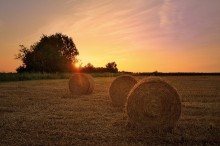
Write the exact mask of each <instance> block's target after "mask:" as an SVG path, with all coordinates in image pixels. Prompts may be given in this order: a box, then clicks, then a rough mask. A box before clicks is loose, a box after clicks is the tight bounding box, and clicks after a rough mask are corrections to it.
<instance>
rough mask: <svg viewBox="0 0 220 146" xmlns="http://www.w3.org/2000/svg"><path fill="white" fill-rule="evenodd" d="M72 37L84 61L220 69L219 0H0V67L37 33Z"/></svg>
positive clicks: (11, 62)
mask: <svg viewBox="0 0 220 146" xmlns="http://www.w3.org/2000/svg"><path fill="white" fill-rule="evenodd" d="M56 32H60V33H63V34H66V35H68V36H70V37H72V38H73V41H74V42H75V44H76V47H77V49H78V50H79V53H80V55H79V56H78V58H79V59H80V60H81V61H82V63H83V65H86V64H87V63H89V62H90V63H92V64H93V65H94V66H95V67H104V66H105V64H107V63H108V62H111V61H115V62H116V63H117V64H118V68H119V70H120V71H122V70H125V71H133V72H152V71H156V70H157V71H161V72H220V0H0V72H15V69H16V68H17V67H18V66H19V65H20V64H21V61H19V60H15V59H14V58H15V54H16V53H18V49H19V45H20V44H23V45H25V46H27V47H29V46H30V45H31V44H33V43H35V42H36V41H39V39H40V36H41V35H42V34H47V35H50V34H54V33H56Z"/></svg>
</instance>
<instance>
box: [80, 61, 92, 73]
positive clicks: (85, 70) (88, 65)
mask: <svg viewBox="0 0 220 146" xmlns="http://www.w3.org/2000/svg"><path fill="white" fill-rule="evenodd" d="M81 71H82V72H88V73H91V72H95V67H94V66H93V65H92V64H91V63H88V64H87V65H85V66H84V67H83V68H82V69H81Z"/></svg>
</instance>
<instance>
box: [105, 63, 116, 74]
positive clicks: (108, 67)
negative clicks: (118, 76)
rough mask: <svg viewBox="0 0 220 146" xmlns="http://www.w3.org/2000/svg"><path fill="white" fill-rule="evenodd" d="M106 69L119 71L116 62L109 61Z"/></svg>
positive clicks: (114, 71)
mask: <svg viewBox="0 0 220 146" xmlns="http://www.w3.org/2000/svg"><path fill="white" fill-rule="evenodd" d="M106 69H107V71H108V72H113V73H117V72H118V68H117V64H116V63H115V62H109V63H107V64H106Z"/></svg>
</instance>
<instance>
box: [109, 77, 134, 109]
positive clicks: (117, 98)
mask: <svg viewBox="0 0 220 146" xmlns="http://www.w3.org/2000/svg"><path fill="white" fill-rule="evenodd" d="M136 83H137V80H136V79H135V78H134V77H132V76H129V75H123V76H119V77H117V78H116V79H115V80H114V81H113V82H112V84H111V86H110V88H109V95H110V98H111V100H112V103H113V105H114V106H125V103H126V101H127V95H128V93H129V91H130V90H131V89H132V87H133V86H134V85H135V84H136Z"/></svg>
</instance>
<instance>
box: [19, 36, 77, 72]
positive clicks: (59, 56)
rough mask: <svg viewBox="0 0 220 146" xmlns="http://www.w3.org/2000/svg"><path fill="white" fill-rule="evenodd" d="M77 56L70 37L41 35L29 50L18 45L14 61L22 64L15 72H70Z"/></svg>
mask: <svg viewBox="0 0 220 146" xmlns="http://www.w3.org/2000/svg"><path fill="white" fill-rule="evenodd" d="M77 55H79V52H78V50H77V48H76V46H75V44H74V42H73V40H72V38H71V37H68V36H67V35H63V34H61V33H56V34H54V35H50V36H47V35H43V36H42V37H41V38H40V41H39V42H36V43H35V44H33V45H31V47H30V48H29V49H28V48H26V47H25V46H24V45H20V50H19V53H18V54H17V55H16V59H21V60H22V62H23V64H22V65H21V66H20V67H18V68H17V72H48V73H53V72H71V71H73V70H74V66H73V64H74V63H75V62H76V61H77V60H76V56H77Z"/></svg>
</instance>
